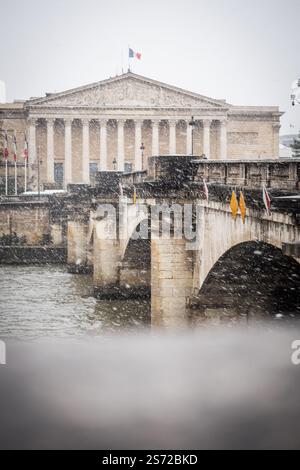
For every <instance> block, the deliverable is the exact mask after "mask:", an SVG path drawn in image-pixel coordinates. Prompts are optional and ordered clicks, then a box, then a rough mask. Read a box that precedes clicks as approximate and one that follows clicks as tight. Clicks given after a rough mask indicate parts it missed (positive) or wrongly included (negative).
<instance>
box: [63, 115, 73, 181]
mask: <svg viewBox="0 0 300 470" xmlns="http://www.w3.org/2000/svg"><path fill="white" fill-rule="evenodd" d="M64 121H65V168H64V182H65V184H64V186H65V188H67V186H68V184H70V183H72V121H73V120H72V119H70V118H67V119H65V120H64Z"/></svg>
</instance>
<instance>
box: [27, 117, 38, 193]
mask: <svg viewBox="0 0 300 470" xmlns="http://www.w3.org/2000/svg"><path fill="white" fill-rule="evenodd" d="M36 123H37V120H36V119H33V118H30V119H29V136H28V137H29V142H28V177H29V180H28V186H29V187H30V189H33V190H35V189H37V180H38V178H37V165H36V164H37V158H36V157H37V152H36Z"/></svg>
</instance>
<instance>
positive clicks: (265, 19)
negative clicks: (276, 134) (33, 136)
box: [0, 0, 300, 133]
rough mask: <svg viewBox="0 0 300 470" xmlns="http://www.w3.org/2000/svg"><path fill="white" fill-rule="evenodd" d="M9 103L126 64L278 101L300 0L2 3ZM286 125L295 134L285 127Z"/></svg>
mask: <svg viewBox="0 0 300 470" xmlns="http://www.w3.org/2000/svg"><path fill="white" fill-rule="evenodd" d="M0 7H1V8H0V22H1V36H0V38H1V39H0V57H1V60H0V80H4V81H5V83H6V89H7V99H8V100H9V101H12V100H14V99H16V98H18V99H26V98H28V97H30V96H41V95H44V94H45V92H54V91H63V90H65V89H69V88H73V87H77V86H80V85H84V84H88V83H90V82H94V81H98V80H102V79H105V78H108V77H109V76H114V75H116V73H121V70H122V66H123V67H124V69H126V68H127V47H128V44H130V46H131V47H132V48H133V49H135V50H137V51H141V52H142V55H143V56H142V61H141V62H140V63H135V64H134V66H133V71H134V72H136V73H138V74H141V75H145V76H147V77H150V78H153V79H156V80H160V81H163V82H166V83H169V84H172V85H177V86H180V87H182V88H186V89H188V90H191V91H195V92H198V93H201V94H204V95H207V96H210V97H213V98H224V99H226V100H227V101H228V102H230V103H232V104H242V105H279V106H280V108H281V109H282V110H283V111H287V113H286V115H285V116H284V118H283V120H282V124H283V128H282V131H283V132H284V133H289V132H294V131H295V130H298V129H299V128H300V106H299V107H296V108H294V109H292V107H291V104H290V100H289V95H290V87H291V83H292V81H293V80H295V79H296V78H298V77H299V78H300V59H299V57H300V55H299V51H300V29H299V20H300V1H299V0H285V1H283V0H251V1H249V0H247V1H246V0H126V1H125V0H26V1H24V0H9V1H8V0H0ZM290 124H293V125H294V126H295V129H293V128H290Z"/></svg>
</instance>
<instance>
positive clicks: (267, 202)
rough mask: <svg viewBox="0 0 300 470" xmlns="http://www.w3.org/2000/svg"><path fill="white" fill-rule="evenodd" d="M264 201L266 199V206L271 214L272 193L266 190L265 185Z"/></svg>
mask: <svg viewBox="0 0 300 470" xmlns="http://www.w3.org/2000/svg"><path fill="white" fill-rule="evenodd" d="M263 201H264V204H265V208H266V210H267V214H268V215H269V214H270V208H271V198H270V195H269V193H268V191H267V190H266V188H265V186H263Z"/></svg>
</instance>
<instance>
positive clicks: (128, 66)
mask: <svg viewBox="0 0 300 470" xmlns="http://www.w3.org/2000/svg"><path fill="white" fill-rule="evenodd" d="M129 49H130V46H129V44H128V52H127V54H128V72H130V54H129Z"/></svg>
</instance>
